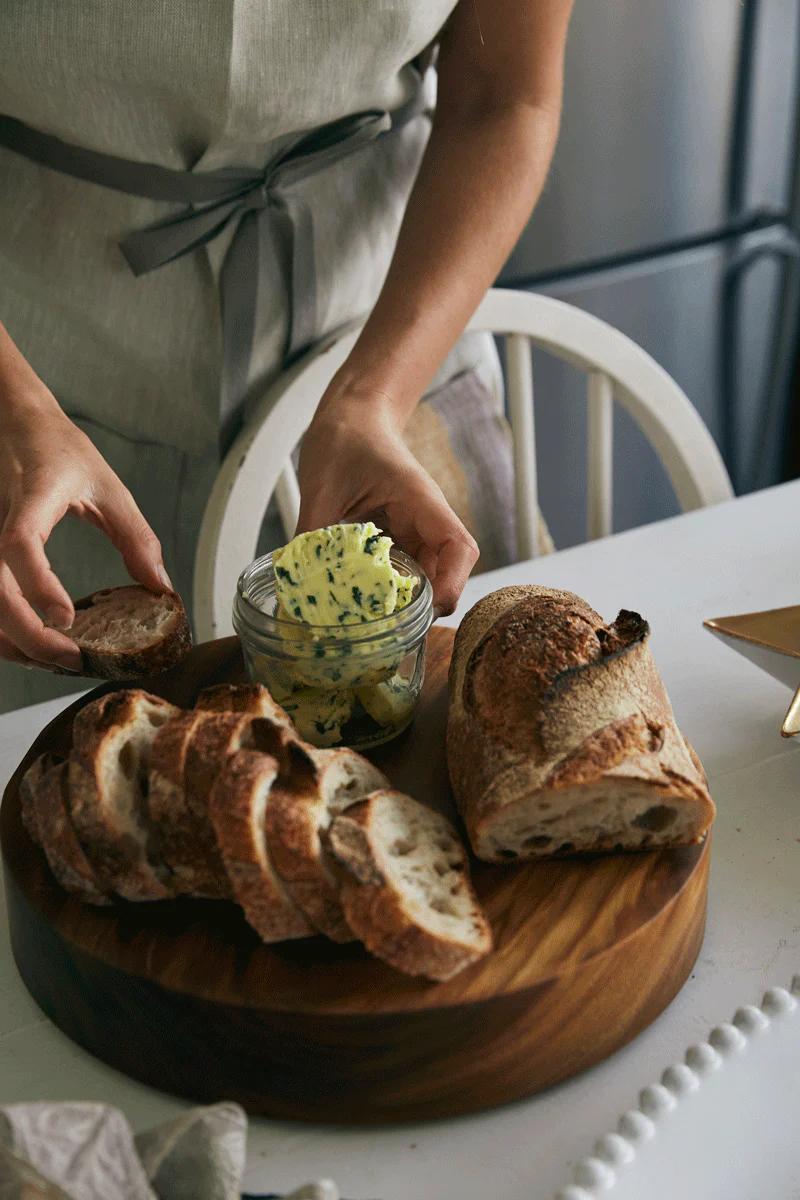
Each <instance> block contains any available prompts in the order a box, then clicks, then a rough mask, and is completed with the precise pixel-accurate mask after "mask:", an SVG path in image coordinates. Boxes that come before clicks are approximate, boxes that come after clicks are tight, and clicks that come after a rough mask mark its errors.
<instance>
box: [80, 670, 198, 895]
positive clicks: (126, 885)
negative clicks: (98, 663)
mask: <svg viewBox="0 0 800 1200" xmlns="http://www.w3.org/2000/svg"><path fill="white" fill-rule="evenodd" d="M178 711H179V710H178V709H177V708H175V707H174V706H173V705H172V704H168V703H167V701H166V700H161V699H160V698H159V697H158V696H151V695H149V694H148V693H147V692H143V691H141V690H140V689H138V688H129V689H126V690H124V691H119V692H109V693H108V694H107V695H105V696H101V697H100V698H99V699H98V700H93V701H92V702H91V703H90V704H87V705H86V707H85V708H82V709H81V710H80V712H79V713H78V714H77V715H76V717H75V720H74V722H73V749H72V755H71V757H70V761H69V794H70V804H71V813H72V820H73V822H74V825H75V830H76V832H77V834H78V837H79V839H80V843H81V845H82V846H83V847H84V849H85V851H86V853H87V855H88V856H89V858H90V860H91V862H92V865H93V867H94V869H95V871H96V873H97V876H98V878H99V879H100V882H101V884H102V886H103V887H104V888H105V889H107V890H109V891H114V892H116V893H117V894H118V895H120V896H122V897H124V898H125V899H126V900H161V899H163V898H164V897H165V896H168V895H169V894H170V888H169V872H168V870H167V868H166V866H165V865H164V864H163V863H162V862H160V861H159V860H158V858H157V857H156V854H155V848H154V847H153V845H152V841H151V827H150V819H149V813H148V806H147V783H148V766H149V757H150V747H151V745H152V742H153V739H154V738H155V736H156V733H157V731H158V729H160V727H161V726H162V725H163V724H164V723H165V722H166V721H168V720H169V719H170V717H173V716H176V715H177V713H178Z"/></svg>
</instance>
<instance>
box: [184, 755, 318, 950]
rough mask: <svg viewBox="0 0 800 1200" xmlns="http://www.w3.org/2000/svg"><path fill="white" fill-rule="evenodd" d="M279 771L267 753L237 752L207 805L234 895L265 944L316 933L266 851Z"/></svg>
mask: <svg viewBox="0 0 800 1200" xmlns="http://www.w3.org/2000/svg"><path fill="white" fill-rule="evenodd" d="M278 769H279V768H278V761H277V759H275V758H273V757H272V756H271V755H269V754H259V753H257V752H256V751H253V750H239V751H238V752H237V753H235V754H233V755H231V757H230V758H229V759H228V761H227V763H226V766H225V769H224V771H221V772H220V774H219V776H218V777H217V780H216V783H215V784H214V786H213V788H212V790H211V796H210V799H209V806H208V810H209V816H210V818H211V823H212V825H213V827H214V832H215V834H216V839H217V846H218V848H219V851H220V854H221V856H222V861H223V863H224V866H225V871H226V874H227V877H228V879H229V880H230V884H231V890H232V892H233V899H234V900H236V901H237V902H238V903H239V904H240V905H241V907H242V909H243V910H244V915H245V917H246V918H247V920H248V921H249V923H250V924H251V925H252V927H253V929H255V931H256V933H257V934H258V935H259V937H260V938H261V939H262V940H263V941H265V942H281V941H287V940H289V939H291V938H302V937H310V936H311V935H312V934H314V933H315V932H316V930H314V929H313V928H312V927H311V925H310V924H309V923H308V921H307V920H306V918H305V917H304V916H303V913H302V912H301V910H300V909H299V908H298V907H297V905H296V904H295V903H294V901H293V900H292V898H291V896H290V895H289V892H288V891H287V889H286V887H285V885H284V884H283V882H282V881H281V879H280V877H279V876H278V874H277V872H276V870H275V868H274V867H273V865H272V860H271V858H270V855H269V851H268V849H267V839H266V826H265V818H266V813H267V808H268V806H269V803H270V793H271V790H272V786H273V784H274V783H275V781H276V780H277V777H278Z"/></svg>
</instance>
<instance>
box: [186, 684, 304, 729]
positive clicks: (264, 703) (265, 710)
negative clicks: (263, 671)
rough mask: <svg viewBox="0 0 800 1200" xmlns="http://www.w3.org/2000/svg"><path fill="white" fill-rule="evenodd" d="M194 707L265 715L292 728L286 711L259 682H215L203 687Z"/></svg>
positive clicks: (258, 715)
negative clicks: (210, 685)
mask: <svg viewBox="0 0 800 1200" xmlns="http://www.w3.org/2000/svg"><path fill="white" fill-rule="evenodd" d="M195 708H197V709H200V710H202V711H203V712H238V713H247V714H248V715H250V716H252V717H266V718H267V719H268V720H270V721H274V722H275V724H276V725H283V726H285V727H286V728H287V729H293V728H294V726H293V725H292V722H291V720H290V719H289V715H288V713H286V712H284V710H283V709H282V708H281V706H280V704H278V703H277V701H276V700H273V699H272V696H271V695H270V693H269V692H268V690H267V689H266V688H265V687H264V686H263V685H262V684H260V683H216V684H214V685H213V686H212V687H207V688H203V690H202V692H201V693H200V695H199V696H198V697H197V702H196V704H195Z"/></svg>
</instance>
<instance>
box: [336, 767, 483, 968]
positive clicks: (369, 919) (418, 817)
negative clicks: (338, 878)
mask: <svg viewBox="0 0 800 1200" xmlns="http://www.w3.org/2000/svg"><path fill="white" fill-rule="evenodd" d="M328 843H329V845H330V848H331V851H332V853H333V855H334V856H335V858H336V861H337V862H338V864H339V865H340V867H341V868H342V883H341V892H340V895H341V902H342V906H343V908H344V912H345V916H346V917H347V920H348V923H349V925H350V927H351V929H353V931H354V932H355V933H356V934H357V936H358V937H359V938H360V939H361V941H362V942H363V943H364V945H365V946H366V947H367V949H368V950H370V951H371V952H372V953H373V954H374V955H375V956H376V957H377V958H381V959H383V961H384V962H387V963H389V964H390V965H391V966H393V967H396V968H397V970H398V971H403V972H404V973H405V974H407V975H424V976H425V977H426V978H427V979H436V980H444V979H450V978H452V976H453V975H457V974H458V972H459V971H463V970H464V968H465V967H468V966H469V965H470V963H473V962H476V961H477V960H478V959H480V958H483V957H484V955H486V954H488V953H489V951H490V950H491V948H492V933H491V929H490V927H489V923H488V921H487V920H486V917H485V915H484V913H483V911H482V909H481V907H480V905H479V903H478V900H477V897H476V895H475V893H474V891H473V889H472V884H471V883H470V879H469V874H468V864H467V857H466V854H465V853H464V849H463V847H462V846H461V843H460V841H459V839H458V836H457V834H456V831H455V829H454V828H453V826H452V825H451V824H450V822H449V821H448V820H447V819H446V818H445V817H443V816H441V815H440V814H439V813H436V812H434V811H433V810H432V809H429V808H426V806H425V805H424V804H420V803H419V802H418V801H417V800H412V799H411V797H410V796H404V795H403V794H402V792H395V791H390V790H387V791H378V792H373V793H372V795H370V796H368V797H367V798H366V799H365V800H362V801H360V802H359V803H358V804H354V805H353V806H352V807H351V808H348V809H347V810H346V811H345V812H344V813H342V814H341V815H340V816H338V817H336V818H335V819H334V821H333V823H332V824H331V827H330V830H329V832H328Z"/></svg>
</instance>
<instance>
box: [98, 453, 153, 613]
mask: <svg viewBox="0 0 800 1200" xmlns="http://www.w3.org/2000/svg"><path fill="white" fill-rule="evenodd" d="M87 517H88V519H89V520H90V521H92V523H93V524H95V525H98V526H99V527H100V529H102V531H103V532H104V533H105V534H106V536H107V537H109V538H110V539H111V541H112V542H113V543H114V545H115V546H116V548H117V549H118V550H119V552H120V554H121V555H122V558H123V560H124V562H125V566H126V567H127V568H128V571H129V573H130V576H131V578H132V579H135V580H136V581H137V583H141V584H144V586H145V587H147V588H150V590H151V591H154V592H163V591H164V590H165V589H166V590H167V591H173V590H174V589H173V586H172V583H171V582H170V578H169V575H168V574H167V572H166V568H165V567H164V560H163V558H162V554H161V543H160V542H159V540H158V538H157V537H156V535H155V534H154V533H153V531H152V529H151V528H150V526H149V525H148V523H147V521H146V520H145V519H144V517H143V516H142V514H141V512H140V511H139V508H138V507H137V504H136V501H135V500H134V498H133V496H132V495H131V493H130V492H129V491H128V489H127V488H126V487H125V485H124V484H123V483H122V482H121V480H119V479H118V478H117V477H116V475H112V476H111V478H110V479H109V480H108V481H107V482H106V483H105V486H104V487H103V489H102V490H101V491H100V492H99V493H98V494H97V496H96V499H95V503H94V505H93V506H92V509H91V511H90V512H88V513H87Z"/></svg>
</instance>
